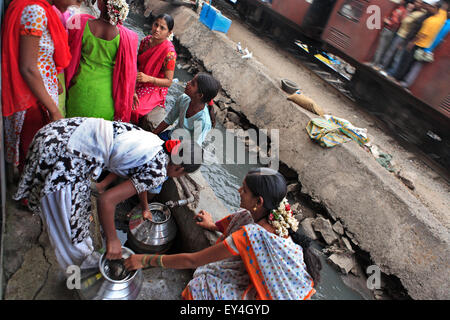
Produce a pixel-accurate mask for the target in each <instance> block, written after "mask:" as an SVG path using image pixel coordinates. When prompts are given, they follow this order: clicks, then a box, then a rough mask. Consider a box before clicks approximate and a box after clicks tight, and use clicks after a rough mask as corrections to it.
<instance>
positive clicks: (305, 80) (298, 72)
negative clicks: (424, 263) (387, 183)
mask: <svg viewBox="0 0 450 320" xmlns="http://www.w3.org/2000/svg"><path fill="white" fill-rule="evenodd" d="M214 5H215V6H216V7H218V8H220V9H221V10H222V13H223V14H224V15H225V16H228V17H229V18H230V19H232V23H231V26H230V29H229V30H228V32H227V36H228V38H229V39H231V40H232V41H233V42H235V43H236V44H237V43H238V42H240V43H241V46H242V48H243V49H244V48H248V50H249V51H250V52H251V53H252V55H253V58H252V59H256V60H257V61H259V62H260V63H261V64H262V65H263V66H264V67H265V68H266V69H267V70H266V72H267V73H268V74H269V75H270V76H271V77H272V78H274V79H276V80H278V82H279V81H280V80H281V79H284V78H287V79H289V80H291V81H294V82H295V83H297V84H298V85H299V87H300V90H301V91H302V93H303V94H305V95H306V96H308V97H310V98H312V99H313V100H314V101H315V102H316V103H317V104H318V105H319V106H321V107H322V109H323V110H324V111H325V113H326V114H331V115H334V116H337V117H341V118H344V119H347V120H348V121H350V122H351V123H352V124H353V125H354V126H356V127H360V128H367V129H368V136H369V138H370V141H371V143H372V144H375V145H377V146H378V147H379V149H380V150H382V151H383V152H385V153H388V154H390V155H392V157H393V160H392V161H391V163H392V164H393V166H394V167H395V168H396V169H398V170H400V173H401V176H403V177H404V178H406V179H408V180H409V181H411V182H412V184H413V186H414V190H411V189H408V188H407V187H406V186H405V188H407V190H408V191H409V192H411V193H412V194H413V195H414V196H415V197H416V198H417V199H419V201H421V202H422V203H423V204H424V205H425V206H426V207H427V208H429V210H430V211H431V212H432V213H433V215H434V217H435V218H436V219H437V220H438V221H440V222H441V223H442V224H443V225H444V226H445V227H446V228H449V227H450V213H449V210H448V208H450V193H449V191H450V188H449V187H450V185H449V183H448V182H447V181H446V180H445V179H444V178H442V177H441V176H440V175H439V173H437V172H435V171H433V169H431V168H430V167H429V166H427V165H426V164H425V163H424V162H423V161H422V160H420V157H419V156H418V155H417V154H414V152H412V151H409V150H407V149H405V147H403V146H401V145H400V143H399V142H398V141H396V140H395V138H394V137H392V136H390V135H388V134H386V132H385V130H384V129H383V128H382V127H381V126H380V125H379V123H377V120H376V119H375V118H374V117H373V116H372V115H370V114H368V113H367V112H366V111H364V110H363V109H362V108H361V107H359V106H358V105H357V104H356V103H355V102H353V101H351V100H350V99H349V98H347V97H346V96H345V95H343V94H342V93H340V92H339V91H337V89H335V88H333V87H332V86H331V85H329V84H328V83H326V82H325V81H324V80H322V79H320V78H319V77H318V76H317V75H316V74H314V73H313V72H312V71H310V70H308V69H307V68H306V66H303V65H302V64H301V61H300V60H299V59H298V58H296V57H295V56H294V55H293V54H292V53H291V52H289V51H287V50H285V49H283V48H282V47H280V45H279V44H277V43H276V42H274V41H273V40H272V39H270V38H268V37H266V36H261V35H258V34H256V32H254V31H252V30H251V28H249V26H248V25H247V24H246V23H245V22H242V21H241V20H240V19H239V16H238V15H237V13H236V12H233V10H232V9H231V6H230V5H229V4H227V1H224V0H222V1H215V2H214Z"/></svg>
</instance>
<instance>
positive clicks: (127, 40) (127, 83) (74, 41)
mask: <svg viewBox="0 0 450 320" xmlns="http://www.w3.org/2000/svg"><path fill="white" fill-rule="evenodd" d="M90 19H96V18H95V17H93V16H91V15H88V14H80V15H75V16H73V17H72V18H70V19H69V20H68V21H67V28H68V30H69V47H70V51H71V53H72V61H71V62H70V65H69V66H68V67H67V68H66V70H65V76H66V89H69V85H70V81H71V80H72V78H73V77H74V76H75V74H76V72H77V70H78V66H79V65H80V58H81V44H82V39H83V32H84V28H85V27H86V23H87V21H88V20H90ZM117 27H118V28H119V34H120V42H119V49H118V50H117V55H116V64H115V66H114V72H113V99H114V120H115V121H123V122H130V119H131V109H132V106H133V95H134V89H135V85H136V75H137V71H136V60H137V46H138V42H139V39H138V36H137V34H136V33H135V32H133V31H131V30H129V29H127V28H125V27H124V26H121V25H117Z"/></svg>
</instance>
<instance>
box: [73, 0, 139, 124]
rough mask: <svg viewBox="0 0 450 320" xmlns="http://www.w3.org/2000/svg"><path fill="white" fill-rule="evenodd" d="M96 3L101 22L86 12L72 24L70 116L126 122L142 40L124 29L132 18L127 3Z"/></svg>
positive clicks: (115, 0)
mask: <svg viewBox="0 0 450 320" xmlns="http://www.w3.org/2000/svg"><path fill="white" fill-rule="evenodd" d="M97 5H98V8H99V9H100V11H101V14H100V17H99V18H97V19H96V18H95V17H93V16H90V15H87V14H82V15H77V16H74V17H72V19H71V21H69V22H68V23H69V26H68V28H69V44H70V47H71V52H72V62H71V65H70V66H69V67H68V68H67V69H66V78H67V86H68V90H67V102H66V112H67V117H69V118H71V117H94V118H103V119H105V120H116V121H125V122H128V121H129V118H130V115H131V108H132V104H133V94H134V86H135V82H136V73H137V71H136V59H137V57H136V52H137V45H138V37H137V35H136V33H134V32H132V31H130V30H128V29H127V28H125V27H123V26H122V25H121V23H122V22H123V21H124V20H125V18H126V16H127V14H128V5H127V3H126V2H125V0H98V3H97ZM117 8H119V10H116V9H117ZM71 26H73V27H72V28H71ZM79 26H80V27H81V28H80V27H79ZM131 66H132V67H131Z"/></svg>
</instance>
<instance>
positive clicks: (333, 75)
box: [212, 0, 450, 182]
mask: <svg viewBox="0 0 450 320" xmlns="http://www.w3.org/2000/svg"><path fill="white" fill-rule="evenodd" d="M212 5H213V6H214V7H216V8H217V9H219V10H221V12H222V13H223V14H224V15H225V16H227V17H228V18H230V19H231V20H235V21H240V23H242V24H244V25H246V26H247V27H248V29H249V30H250V31H252V32H253V33H254V34H255V35H257V36H259V37H261V38H263V39H264V38H266V39H270V41H272V42H275V43H277V45H278V46H280V47H282V48H284V50H286V51H287V52H289V53H290V54H291V55H292V56H293V57H295V58H296V59H298V60H299V62H300V64H301V65H303V66H304V67H305V68H306V69H308V70H309V71H311V72H312V73H314V74H315V75H316V76H317V77H319V78H320V79H322V80H323V81H324V82H325V83H327V84H328V85H329V87H330V88H333V89H334V90H335V91H337V92H338V93H339V94H340V95H341V96H343V97H345V98H347V99H349V100H350V101H352V102H355V103H358V102H359V101H358V99H357V98H355V97H354V96H353V95H352V93H351V92H350V90H349V88H348V87H349V86H348V85H349V83H350V80H351V78H352V75H353V73H354V70H355V69H354V67H353V66H351V65H350V64H348V63H347V62H345V61H343V60H342V59H340V58H339V57H337V56H333V55H330V54H328V53H326V52H323V51H321V50H320V49H319V50H317V49H316V48H315V47H314V43H308V40H306V41H303V42H301V40H298V39H295V38H289V37H287V38H286V37H285V38H282V37H280V36H279V35H275V34H274V33H273V31H274V30H273V29H272V30H271V29H270V28H268V27H267V24H264V23H262V24H260V25H255V23H254V22H252V21H251V20H250V19H246V18H245V17H242V15H241V14H239V12H238V10H237V8H236V6H235V5H233V4H232V3H231V2H230V1H227V0H215V1H213V3H212ZM286 33H288V34H289V32H286ZM286 33H285V34H286ZM302 40H305V39H302ZM330 57H331V59H333V60H337V62H338V63H337V64H329V63H326V62H324V60H327V59H328V58H330ZM369 113H370V114H372V115H373V116H374V117H373V118H374V121H375V122H376V123H377V125H378V126H380V127H381V128H383V130H385V131H386V132H390V134H391V135H392V136H395V137H397V138H398V140H399V143H400V144H401V145H402V146H403V147H405V148H406V149H409V150H410V151H411V152H413V153H414V154H415V155H416V158H417V159H418V160H420V161H421V162H423V163H426V164H427V165H428V166H429V167H430V168H432V169H433V170H434V171H435V172H437V173H439V175H441V176H442V177H443V178H444V179H446V180H447V181H448V182H450V174H449V171H448V168H446V167H445V166H443V164H442V163H441V162H439V161H436V159H435V157H434V155H433V153H429V152H424V151H423V150H422V147H421V146H420V145H417V144H416V143H415V142H414V141H413V140H411V139H410V138H409V137H408V136H407V135H405V134H402V130H400V131H399V130H393V129H392V128H393V126H394V127H395V124H393V123H390V122H391V121H390V120H389V115H384V114H381V115H380V114H377V113H376V112H370V111H369ZM386 119H387V122H386Z"/></svg>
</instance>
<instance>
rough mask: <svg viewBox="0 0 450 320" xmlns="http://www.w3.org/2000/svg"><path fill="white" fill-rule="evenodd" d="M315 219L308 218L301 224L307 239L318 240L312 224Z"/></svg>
mask: <svg viewBox="0 0 450 320" xmlns="http://www.w3.org/2000/svg"><path fill="white" fill-rule="evenodd" d="M313 221H314V218H306V219H304V220H303V221H302V222H301V226H302V229H303V231H304V233H305V235H306V236H307V237H309V238H310V239H311V240H317V235H316V232H315V231H314V229H313V226H312V222H313Z"/></svg>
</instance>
